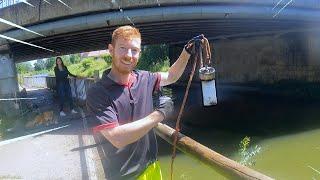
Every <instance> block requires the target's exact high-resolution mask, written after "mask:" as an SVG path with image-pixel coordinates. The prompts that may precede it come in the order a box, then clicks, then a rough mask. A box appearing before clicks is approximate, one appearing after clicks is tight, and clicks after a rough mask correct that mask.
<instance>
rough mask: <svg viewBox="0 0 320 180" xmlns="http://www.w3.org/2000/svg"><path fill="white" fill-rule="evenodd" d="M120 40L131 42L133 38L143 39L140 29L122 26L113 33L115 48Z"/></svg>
mask: <svg viewBox="0 0 320 180" xmlns="http://www.w3.org/2000/svg"><path fill="white" fill-rule="evenodd" d="M118 38H123V39H128V40H131V39H133V38H139V39H141V34H140V31H139V29H137V28H135V27H132V26H120V27H118V28H117V29H115V30H114V31H113V33H112V41H111V43H112V45H113V46H114V45H115V43H116V41H117V39H118Z"/></svg>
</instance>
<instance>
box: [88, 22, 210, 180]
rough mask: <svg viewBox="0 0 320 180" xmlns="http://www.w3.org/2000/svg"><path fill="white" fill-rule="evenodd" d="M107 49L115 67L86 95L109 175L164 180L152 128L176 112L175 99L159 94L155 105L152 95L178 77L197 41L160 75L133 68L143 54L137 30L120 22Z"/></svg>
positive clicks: (190, 42)
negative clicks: (95, 123) (95, 122)
mask: <svg viewBox="0 0 320 180" xmlns="http://www.w3.org/2000/svg"><path fill="white" fill-rule="evenodd" d="M201 37H202V38H204V37H203V36H201ZM108 49H109V52H110V54H111V56H112V68H111V69H110V70H106V71H105V72H104V73H103V76H102V79H101V80H100V81H98V82H97V83H95V84H94V85H93V86H92V87H91V88H90V89H89V91H88V95H87V107H88V109H89V110H90V111H91V113H92V114H93V118H94V119H96V121H97V122H98V125H97V126H95V127H94V128H93V131H94V132H95V133H96V134H97V135H99V136H101V138H102V139H103V140H104V141H105V142H104V143H101V146H102V147H103V150H104V153H105V159H104V162H103V165H104V168H105V175H106V178H107V179H108V180H109V179H111V180H112V179H154V180H157V179H162V176H161V170H160V166H159V163H158V161H157V151H158V148H157V140H156V136H155V133H154V131H153V129H152V128H153V127H155V126H156V125H157V124H158V123H159V122H161V121H163V120H164V119H165V118H166V117H168V115H170V114H171V113H172V111H173V102H172V100H171V99H170V98H168V97H160V98H159V105H158V106H157V107H156V108H155V109H154V107H153V100H152V95H153V93H155V92H156V91H158V90H159V87H160V86H166V85H169V84H172V83H174V82H176V81H177V80H178V79H179V78H180V76H181V75H182V73H183V71H184V70H185V67H186V65H187V63H188V59H189V57H190V54H191V53H192V52H194V42H193V41H189V43H188V44H187V45H186V46H185V48H184V50H183V51H182V52H181V54H180V56H179V58H178V59H177V61H176V62H175V63H174V64H173V65H172V66H171V67H170V68H169V70H168V72H158V73H151V72H148V71H141V70H135V67H136V65H137V63H138V60H139V57H140V52H141V34H140V32H139V30H138V29H137V28H134V27H132V26H122V27H119V28H117V29H116V30H114V32H113V34H112V42H111V44H109V45H108ZM150 60H152V59H150ZM101 138H100V139H101Z"/></svg>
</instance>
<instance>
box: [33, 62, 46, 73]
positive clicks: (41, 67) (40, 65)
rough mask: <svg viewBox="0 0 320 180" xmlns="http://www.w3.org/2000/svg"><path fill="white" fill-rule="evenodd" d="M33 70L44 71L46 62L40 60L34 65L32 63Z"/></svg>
mask: <svg viewBox="0 0 320 180" xmlns="http://www.w3.org/2000/svg"><path fill="white" fill-rule="evenodd" d="M33 66H34V70H36V71H41V70H44V69H46V62H45V61H44V60H42V59H38V60H37V62H36V63H34V65H33Z"/></svg>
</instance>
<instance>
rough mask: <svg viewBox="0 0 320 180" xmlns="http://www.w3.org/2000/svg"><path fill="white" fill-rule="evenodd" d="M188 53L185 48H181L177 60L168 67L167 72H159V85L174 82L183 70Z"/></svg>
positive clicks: (186, 62)
mask: <svg viewBox="0 0 320 180" xmlns="http://www.w3.org/2000/svg"><path fill="white" fill-rule="evenodd" d="M189 58H190V54H189V53H187V51H186V50H185V49H183V50H182V52H181V54H180V56H179V58H178V59H177V61H176V62H175V63H174V64H173V65H172V66H171V67H170V68H169V70H168V72H159V73H160V75H161V81H160V86H166V85H169V84H172V83H175V82H176V81H177V80H178V79H179V78H180V77H181V75H182V73H183V71H184V70H185V68H186V66H187V64H188V60H189Z"/></svg>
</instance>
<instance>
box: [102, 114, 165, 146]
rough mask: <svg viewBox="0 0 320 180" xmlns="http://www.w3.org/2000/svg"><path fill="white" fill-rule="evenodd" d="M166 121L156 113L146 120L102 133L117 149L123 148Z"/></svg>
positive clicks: (161, 115)
mask: <svg viewBox="0 0 320 180" xmlns="http://www.w3.org/2000/svg"><path fill="white" fill-rule="evenodd" d="M163 119H164V116H163V114H162V113H161V112H159V111H154V112H152V113H151V114H149V115H148V116H146V117H145V118H142V119H140V120H137V121H134V122H131V123H127V124H123V125H120V126H117V127H114V128H111V129H104V130H102V131H100V132H101V133H102V135H103V136H104V137H105V138H106V139H107V140H109V141H110V142H111V144H113V145H114V146H115V147H117V148H122V147H124V146H126V145H128V144H131V143H133V142H135V141H137V140H139V139H140V138H141V137H142V136H144V135H145V134H147V133H148V132H149V131H150V130H151V129H152V128H153V127H155V126H156V125H157V124H158V123H159V122H161V121H162V120H163Z"/></svg>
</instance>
